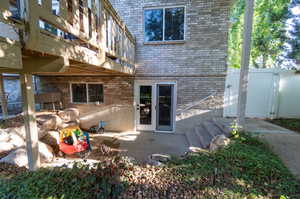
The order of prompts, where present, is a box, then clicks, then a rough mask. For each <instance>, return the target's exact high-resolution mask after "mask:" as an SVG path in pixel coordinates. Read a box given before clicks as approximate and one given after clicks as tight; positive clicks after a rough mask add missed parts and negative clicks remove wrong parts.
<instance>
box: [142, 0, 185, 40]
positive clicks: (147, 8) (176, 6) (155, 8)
mask: <svg viewBox="0 0 300 199" xmlns="http://www.w3.org/2000/svg"><path fill="white" fill-rule="evenodd" d="M168 8H183V9H184V25H183V26H184V30H183V40H165V22H166V20H165V10H166V9H168ZM158 9H162V10H163V39H162V40H161V41H146V37H145V36H146V26H145V11H146V10H158ZM186 19H187V18H186V6H185V5H175V6H160V7H145V8H144V9H143V26H144V28H143V30H144V43H159V42H162V43H168V42H170V43H172V42H184V41H185V40H186V28H187V26H186Z"/></svg>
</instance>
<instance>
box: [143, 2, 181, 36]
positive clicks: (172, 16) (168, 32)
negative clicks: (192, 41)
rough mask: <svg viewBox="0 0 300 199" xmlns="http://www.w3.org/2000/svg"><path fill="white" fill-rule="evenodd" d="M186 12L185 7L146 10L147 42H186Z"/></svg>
mask: <svg viewBox="0 0 300 199" xmlns="http://www.w3.org/2000/svg"><path fill="white" fill-rule="evenodd" d="M184 12H185V9H184V7H175V8H174V7H173V8H163V9H147V10H145V12H144V21H145V41H146V42H147V41H172V40H184V20H185V19H184V15H185V13H184Z"/></svg>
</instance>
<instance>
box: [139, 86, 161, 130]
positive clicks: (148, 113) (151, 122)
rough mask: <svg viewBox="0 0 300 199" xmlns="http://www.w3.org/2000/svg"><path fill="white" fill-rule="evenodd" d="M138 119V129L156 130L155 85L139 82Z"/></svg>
mask: <svg viewBox="0 0 300 199" xmlns="http://www.w3.org/2000/svg"><path fill="white" fill-rule="evenodd" d="M136 89H137V91H136V93H137V104H136V120H137V130H140V131H154V130H155V116H156V115H155V114H156V113H155V96H156V95H155V86H154V85H152V84H137V88H136Z"/></svg>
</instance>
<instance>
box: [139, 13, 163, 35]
mask: <svg viewBox="0 0 300 199" xmlns="http://www.w3.org/2000/svg"><path fill="white" fill-rule="evenodd" d="M144 20H145V41H162V40H163V9H154V10H145V13H144Z"/></svg>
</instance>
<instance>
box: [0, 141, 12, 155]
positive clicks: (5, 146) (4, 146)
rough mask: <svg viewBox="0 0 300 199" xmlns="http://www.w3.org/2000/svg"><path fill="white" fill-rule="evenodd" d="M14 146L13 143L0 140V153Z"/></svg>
mask: <svg viewBox="0 0 300 199" xmlns="http://www.w3.org/2000/svg"><path fill="white" fill-rule="evenodd" d="M14 148H15V145H14V144H13V143H10V142H0V153H3V152H6V151H11V150H13V149H14Z"/></svg>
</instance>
